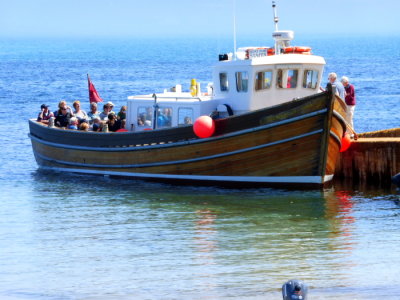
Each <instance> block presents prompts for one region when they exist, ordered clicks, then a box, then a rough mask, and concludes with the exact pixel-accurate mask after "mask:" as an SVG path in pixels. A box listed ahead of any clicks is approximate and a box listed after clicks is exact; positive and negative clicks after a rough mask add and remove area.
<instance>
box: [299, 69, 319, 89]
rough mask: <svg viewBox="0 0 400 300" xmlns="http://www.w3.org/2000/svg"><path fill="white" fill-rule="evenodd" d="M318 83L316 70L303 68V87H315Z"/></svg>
mask: <svg viewBox="0 0 400 300" xmlns="http://www.w3.org/2000/svg"><path fill="white" fill-rule="evenodd" d="M317 84H318V71H315V70H305V71H304V76H303V88H308V89H315V88H317Z"/></svg>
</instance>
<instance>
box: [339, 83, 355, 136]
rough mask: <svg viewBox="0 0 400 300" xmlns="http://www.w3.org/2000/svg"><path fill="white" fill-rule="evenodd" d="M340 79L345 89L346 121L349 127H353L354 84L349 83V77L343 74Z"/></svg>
mask: <svg viewBox="0 0 400 300" xmlns="http://www.w3.org/2000/svg"><path fill="white" fill-rule="evenodd" d="M340 81H341V82H342V84H343V86H344V90H345V101H346V106H347V110H346V121H347V123H349V124H350V125H351V128H352V129H354V126H353V115H354V110H355V108H356V94H355V91H354V85H352V84H350V82H349V78H348V77H346V76H343V77H342V79H341V80H340Z"/></svg>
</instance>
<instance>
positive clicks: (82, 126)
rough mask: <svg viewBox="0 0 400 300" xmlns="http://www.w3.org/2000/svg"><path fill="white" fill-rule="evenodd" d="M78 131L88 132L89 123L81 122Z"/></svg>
mask: <svg viewBox="0 0 400 300" xmlns="http://www.w3.org/2000/svg"><path fill="white" fill-rule="evenodd" d="M79 130H82V131H89V123H87V122H83V123H82V124H81V125H79Z"/></svg>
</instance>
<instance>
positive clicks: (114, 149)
mask: <svg viewBox="0 0 400 300" xmlns="http://www.w3.org/2000/svg"><path fill="white" fill-rule="evenodd" d="M326 112H327V109H326V108H324V109H321V110H318V111H315V112H312V113H308V114H305V115H302V116H298V117H294V118H290V119H286V120H283V121H279V122H275V123H272V124H268V125H263V126H258V127H254V128H250V129H244V130H239V131H235V132H232V133H228V134H225V135H221V136H217V137H210V138H204V139H195V140H190V141H184V142H176V143H166V144H157V145H148V146H135V147H115V146H113V147H87V146H75V145H66V144H61V143H53V142H48V141H44V140H42V139H39V138H37V137H35V136H33V135H32V134H29V137H30V138H31V139H32V140H35V141H37V142H38V143H41V144H44V145H47V146H51V147H56V148H63V149H76V150H82V151H99V152H126V151H140V150H143V149H146V150H147V149H152V148H158V149H159V148H167V147H176V146H182V145H189V144H196V143H204V142H209V141H211V140H212V141H216V140H220V139H225V138H229V137H233V136H237V135H242V134H246V133H250V132H256V131H260V130H265V129H269V128H273V127H277V126H281V125H285V124H288V123H293V122H296V121H300V120H303V119H307V118H310V117H314V116H317V115H321V114H324V113H326Z"/></svg>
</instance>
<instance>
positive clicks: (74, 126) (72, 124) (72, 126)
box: [67, 117, 79, 130]
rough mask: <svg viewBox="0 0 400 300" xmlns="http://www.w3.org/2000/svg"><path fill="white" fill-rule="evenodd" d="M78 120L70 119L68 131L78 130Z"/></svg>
mask: <svg viewBox="0 0 400 300" xmlns="http://www.w3.org/2000/svg"><path fill="white" fill-rule="evenodd" d="M78 124H79V122H78V118H77V117H72V118H71V119H69V125H68V127H67V128H68V129H75V130H78Z"/></svg>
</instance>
